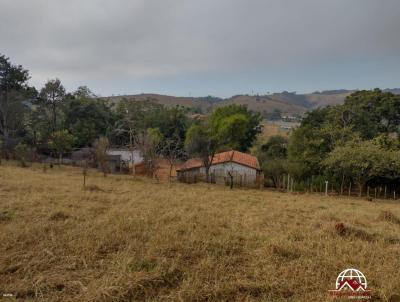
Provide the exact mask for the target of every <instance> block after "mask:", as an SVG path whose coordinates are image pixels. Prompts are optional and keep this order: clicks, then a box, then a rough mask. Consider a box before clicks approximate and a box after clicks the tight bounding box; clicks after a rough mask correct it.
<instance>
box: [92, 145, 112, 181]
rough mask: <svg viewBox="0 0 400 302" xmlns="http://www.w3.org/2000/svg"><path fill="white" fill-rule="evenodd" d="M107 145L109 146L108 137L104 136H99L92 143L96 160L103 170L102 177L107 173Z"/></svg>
mask: <svg viewBox="0 0 400 302" xmlns="http://www.w3.org/2000/svg"><path fill="white" fill-rule="evenodd" d="M109 146H110V143H109V142H108V139H107V138H106V137H100V138H99V139H98V140H96V141H95V143H94V148H95V157H96V162H97V163H98V165H99V166H100V168H101V170H102V171H103V175H104V177H106V176H107V173H108V164H107V163H108V155H107V149H108V147H109Z"/></svg>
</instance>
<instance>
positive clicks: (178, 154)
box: [162, 135, 186, 181]
mask: <svg viewBox="0 0 400 302" xmlns="http://www.w3.org/2000/svg"><path fill="white" fill-rule="evenodd" d="M181 146H182V140H181V138H180V136H179V135H174V137H173V138H171V139H167V140H166V141H165V142H164V146H163V148H162V153H163V155H164V157H165V158H166V159H167V160H168V162H169V181H171V177H172V169H173V167H174V165H175V164H176V162H177V160H178V159H179V158H182V157H183V156H185V154H186V153H185V151H184V150H183V149H182V147H181Z"/></svg>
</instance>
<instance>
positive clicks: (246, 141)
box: [210, 104, 262, 151]
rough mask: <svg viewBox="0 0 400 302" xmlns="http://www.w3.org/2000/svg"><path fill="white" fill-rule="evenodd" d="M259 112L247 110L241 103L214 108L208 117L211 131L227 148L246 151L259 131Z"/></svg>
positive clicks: (260, 118) (260, 117)
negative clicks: (217, 134) (216, 134)
mask: <svg viewBox="0 0 400 302" xmlns="http://www.w3.org/2000/svg"><path fill="white" fill-rule="evenodd" d="M261 120H262V116H261V114H260V113H255V112H252V111H249V110H248V109H247V107H246V106H243V105H235V104H232V105H228V106H223V107H219V108H217V109H215V110H214V111H213V113H212V114H211V117H210V121H211V122H210V123H211V127H212V128H213V131H214V132H216V133H219V134H220V135H221V137H220V139H221V141H223V143H224V145H225V146H226V147H227V148H228V149H238V150H239V151H247V150H248V149H249V148H250V147H251V146H252V145H253V142H254V141H255V139H256V137H257V135H258V134H259V133H260V132H261V128H262V126H261Z"/></svg>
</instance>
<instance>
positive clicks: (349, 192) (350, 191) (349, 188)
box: [349, 182, 351, 196]
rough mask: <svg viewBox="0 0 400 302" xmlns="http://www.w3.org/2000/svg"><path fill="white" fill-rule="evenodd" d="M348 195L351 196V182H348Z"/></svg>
mask: <svg viewBox="0 0 400 302" xmlns="http://www.w3.org/2000/svg"><path fill="white" fill-rule="evenodd" d="M349 196H351V182H350V185H349Z"/></svg>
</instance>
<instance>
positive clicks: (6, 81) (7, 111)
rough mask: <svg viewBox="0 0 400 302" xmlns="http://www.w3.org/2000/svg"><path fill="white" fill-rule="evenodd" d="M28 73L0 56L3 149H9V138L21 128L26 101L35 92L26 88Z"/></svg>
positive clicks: (0, 119) (0, 129) (0, 130)
mask: <svg viewBox="0 0 400 302" xmlns="http://www.w3.org/2000/svg"><path fill="white" fill-rule="evenodd" d="M28 80H29V72H28V70H25V69H24V68H23V67H22V66H21V65H13V64H12V63H11V62H10V60H9V58H7V57H5V56H4V55H1V54H0V134H1V135H2V137H3V139H4V147H5V148H6V149H9V139H10V136H12V135H15V134H16V133H17V132H18V130H20V129H21V128H23V116H24V114H25V111H26V110H27V108H28V107H27V104H26V101H27V100H28V99H29V98H30V97H33V96H34V94H35V90H34V89H33V88H31V87H29V86H28Z"/></svg>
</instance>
